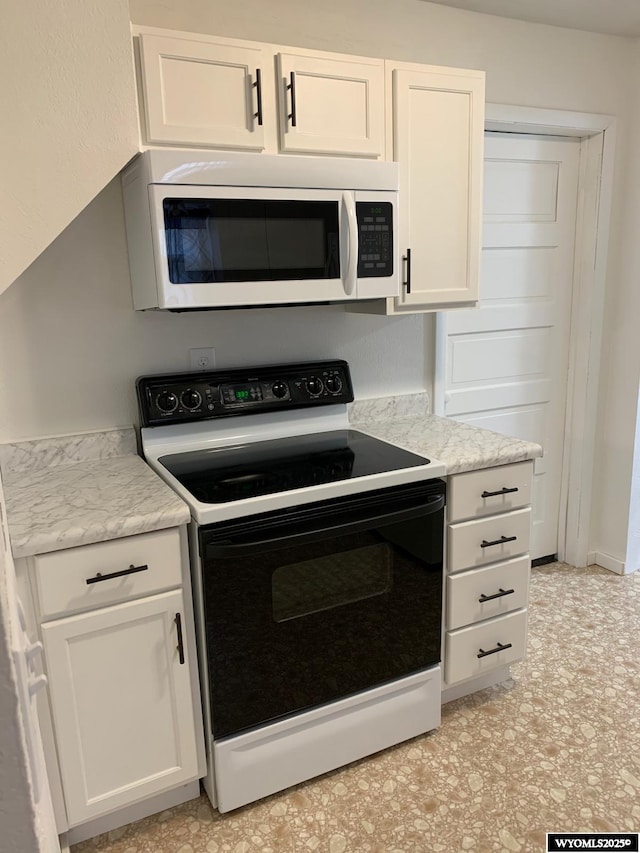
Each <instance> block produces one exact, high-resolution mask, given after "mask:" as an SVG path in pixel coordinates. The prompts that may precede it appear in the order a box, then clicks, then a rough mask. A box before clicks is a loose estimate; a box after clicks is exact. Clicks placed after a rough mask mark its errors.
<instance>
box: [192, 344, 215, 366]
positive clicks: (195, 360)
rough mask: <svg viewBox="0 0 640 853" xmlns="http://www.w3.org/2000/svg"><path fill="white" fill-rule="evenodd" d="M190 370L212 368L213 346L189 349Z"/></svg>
mask: <svg viewBox="0 0 640 853" xmlns="http://www.w3.org/2000/svg"><path fill="white" fill-rule="evenodd" d="M189 363H190V366H191V370H213V368H214V367H215V366H216V351H215V349H214V348H213V347H200V348H199V349H190V350H189Z"/></svg>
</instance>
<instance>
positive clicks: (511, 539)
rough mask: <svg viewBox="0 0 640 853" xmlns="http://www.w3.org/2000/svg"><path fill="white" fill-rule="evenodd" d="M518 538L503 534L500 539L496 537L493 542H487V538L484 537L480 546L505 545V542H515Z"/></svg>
mask: <svg viewBox="0 0 640 853" xmlns="http://www.w3.org/2000/svg"><path fill="white" fill-rule="evenodd" d="M517 538H518V537H517V536H501V537H500V538H499V539H494V540H493V542H487V540H486V539H483V540H482V542H481V543H480V547H481V548H490V547H491V546H492V545H504V543H505V542H515V541H516V539H517Z"/></svg>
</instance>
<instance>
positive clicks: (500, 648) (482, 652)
mask: <svg viewBox="0 0 640 853" xmlns="http://www.w3.org/2000/svg"><path fill="white" fill-rule="evenodd" d="M511 646H513V643H498V645H497V646H496V647H495V649H489V651H488V652H485V650H484V649H480V651H479V652H478V655H477V657H479V658H486V656H487V655H495V654H496V652H503V651H504V650H505V649H510V648H511Z"/></svg>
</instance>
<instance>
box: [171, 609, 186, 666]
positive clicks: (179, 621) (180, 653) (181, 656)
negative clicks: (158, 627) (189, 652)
mask: <svg viewBox="0 0 640 853" xmlns="http://www.w3.org/2000/svg"><path fill="white" fill-rule="evenodd" d="M173 621H174V622H175V623H176V631H177V632H178V645H177V646H176V651H177V652H178V657H179V659H180V663H184V642H183V639H182V616H180V614H179V613H176V618H175V619H174V620H173Z"/></svg>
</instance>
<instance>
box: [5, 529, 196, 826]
mask: <svg viewBox="0 0 640 853" xmlns="http://www.w3.org/2000/svg"><path fill="white" fill-rule="evenodd" d="M19 566H20V570H19V582H21V583H22V584H23V593H24V594H25V597H26V596H28V598H29V601H30V607H29V613H30V617H29V619H30V622H31V624H32V629H33V630H34V632H37V633H38V634H39V639H40V640H41V641H42V644H43V647H44V653H43V666H44V671H43V674H44V675H46V677H47V679H48V690H47V696H46V698H45V697H41V702H40V703H39V705H38V715H39V717H40V723H41V727H42V729H43V735H44V742H45V753H46V760H47V772H48V775H49V784H50V787H51V790H52V792H53V793H54V795H55V803H56V822H57V828H58V832H66V831H67V830H69V831H70V832H72V833H74V834H75V840H76V841H79V840H82V839H83V838H87V837H90V836H91V835H96V834H98V833H101V832H104V831H107V830H109V829H113V828H115V827H117V826H120V825H121V824H122V823H128V822H130V821H131V820H135V819H138V818H139V817H144V816H145V815H147V814H150V813H152V812H153V811H158V810H159V809H162V808H165V807H166V806H164V805H162V803H164V802H168V801H171V800H174V801H175V800H176V798H179V797H181V796H182V795H183V793H184V794H185V798H186V799H188V798H189V796H186V795H187V793H190V796H195V795H196V794H195V793H192V791H193V790H194V789H195V791H196V792H197V784H198V779H199V778H201V777H202V776H203V775H204V769H205V757H204V736H203V729H202V711H201V706H200V688H199V683H198V674H197V664H196V647H195V629H194V621H193V605H192V601H191V586H190V572H189V561H188V549H187V542H186V528H180V527H173V528H167V529H165V530H156V531H151V532H148V533H142V534H138V535H135V536H125V537H122V538H120V539H115V540H111V541H106V542H99V543H96V544H91V545H82V546H79V547H77V548H68V549H65V550H61V551H55V552H51V553H46V554H41V555H38V556H35V557H29V558H26V559H25V560H22V561H20V563H19ZM45 733H46V734H45ZM156 803H158V805H157V806H156V807H155V808H154V805H155V804H156ZM123 815H124V817H123Z"/></svg>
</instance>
